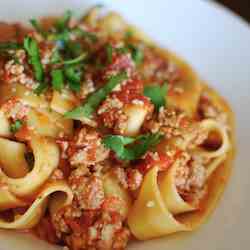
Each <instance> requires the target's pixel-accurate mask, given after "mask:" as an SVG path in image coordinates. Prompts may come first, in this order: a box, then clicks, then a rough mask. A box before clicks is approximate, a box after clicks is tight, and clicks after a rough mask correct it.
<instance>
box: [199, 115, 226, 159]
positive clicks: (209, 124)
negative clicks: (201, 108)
mask: <svg viewBox="0 0 250 250" xmlns="http://www.w3.org/2000/svg"><path fill="white" fill-rule="evenodd" d="M200 125H201V128H203V129H205V130H206V131H208V133H209V132H212V131H215V132H218V134H219V135H220V137H221V141H222V142H221V146H220V147H219V148H218V149H217V150H215V151H208V150H205V149H199V151H198V154H200V155H201V156H204V157H206V158H207V159H210V158H216V157H220V156H222V155H224V154H225V153H227V152H228V150H229V149H230V141H229V137H228V133H227V131H226V128H225V127H224V126H223V125H222V124H220V123H219V122H217V121H215V120H212V119H206V120H203V121H202V122H201V124H200Z"/></svg>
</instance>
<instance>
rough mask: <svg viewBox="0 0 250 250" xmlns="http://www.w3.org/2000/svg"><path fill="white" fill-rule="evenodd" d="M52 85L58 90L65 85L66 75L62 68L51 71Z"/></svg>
mask: <svg viewBox="0 0 250 250" xmlns="http://www.w3.org/2000/svg"><path fill="white" fill-rule="evenodd" d="M51 78H52V87H53V89H55V90H57V91H61V90H62V89H63V87H64V75H63V70H62V69H54V70H52V71H51Z"/></svg>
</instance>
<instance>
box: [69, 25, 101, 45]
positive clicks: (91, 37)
mask: <svg viewBox="0 0 250 250" xmlns="http://www.w3.org/2000/svg"><path fill="white" fill-rule="evenodd" d="M72 33H73V34H74V35H76V36H78V37H86V38H87V39H89V40H90V41H91V42H93V43H95V42H97V40H98V38H97V36H96V35H95V34H94V33H91V32H89V31H85V30H82V29H80V28H74V29H73V30H72Z"/></svg>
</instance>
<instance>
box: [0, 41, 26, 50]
mask: <svg viewBox="0 0 250 250" xmlns="http://www.w3.org/2000/svg"><path fill="white" fill-rule="evenodd" d="M21 48H22V45H21V44H18V43H16V42H4V43H0V51H1V50H16V49H21Z"/></svg>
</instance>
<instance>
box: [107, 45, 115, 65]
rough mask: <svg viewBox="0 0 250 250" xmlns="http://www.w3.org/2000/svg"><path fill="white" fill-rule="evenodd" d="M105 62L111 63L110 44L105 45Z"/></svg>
mask: <svg viewBox="0 0 250 250" xmlns="http://www.w3.org/2000/svg"><path fill="white" fill-rule="evenodd" d="M106 54H107V62H108V64H111V63H112V61H113V47H112V45H111V44H107V45H106Z"/></svg>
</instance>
